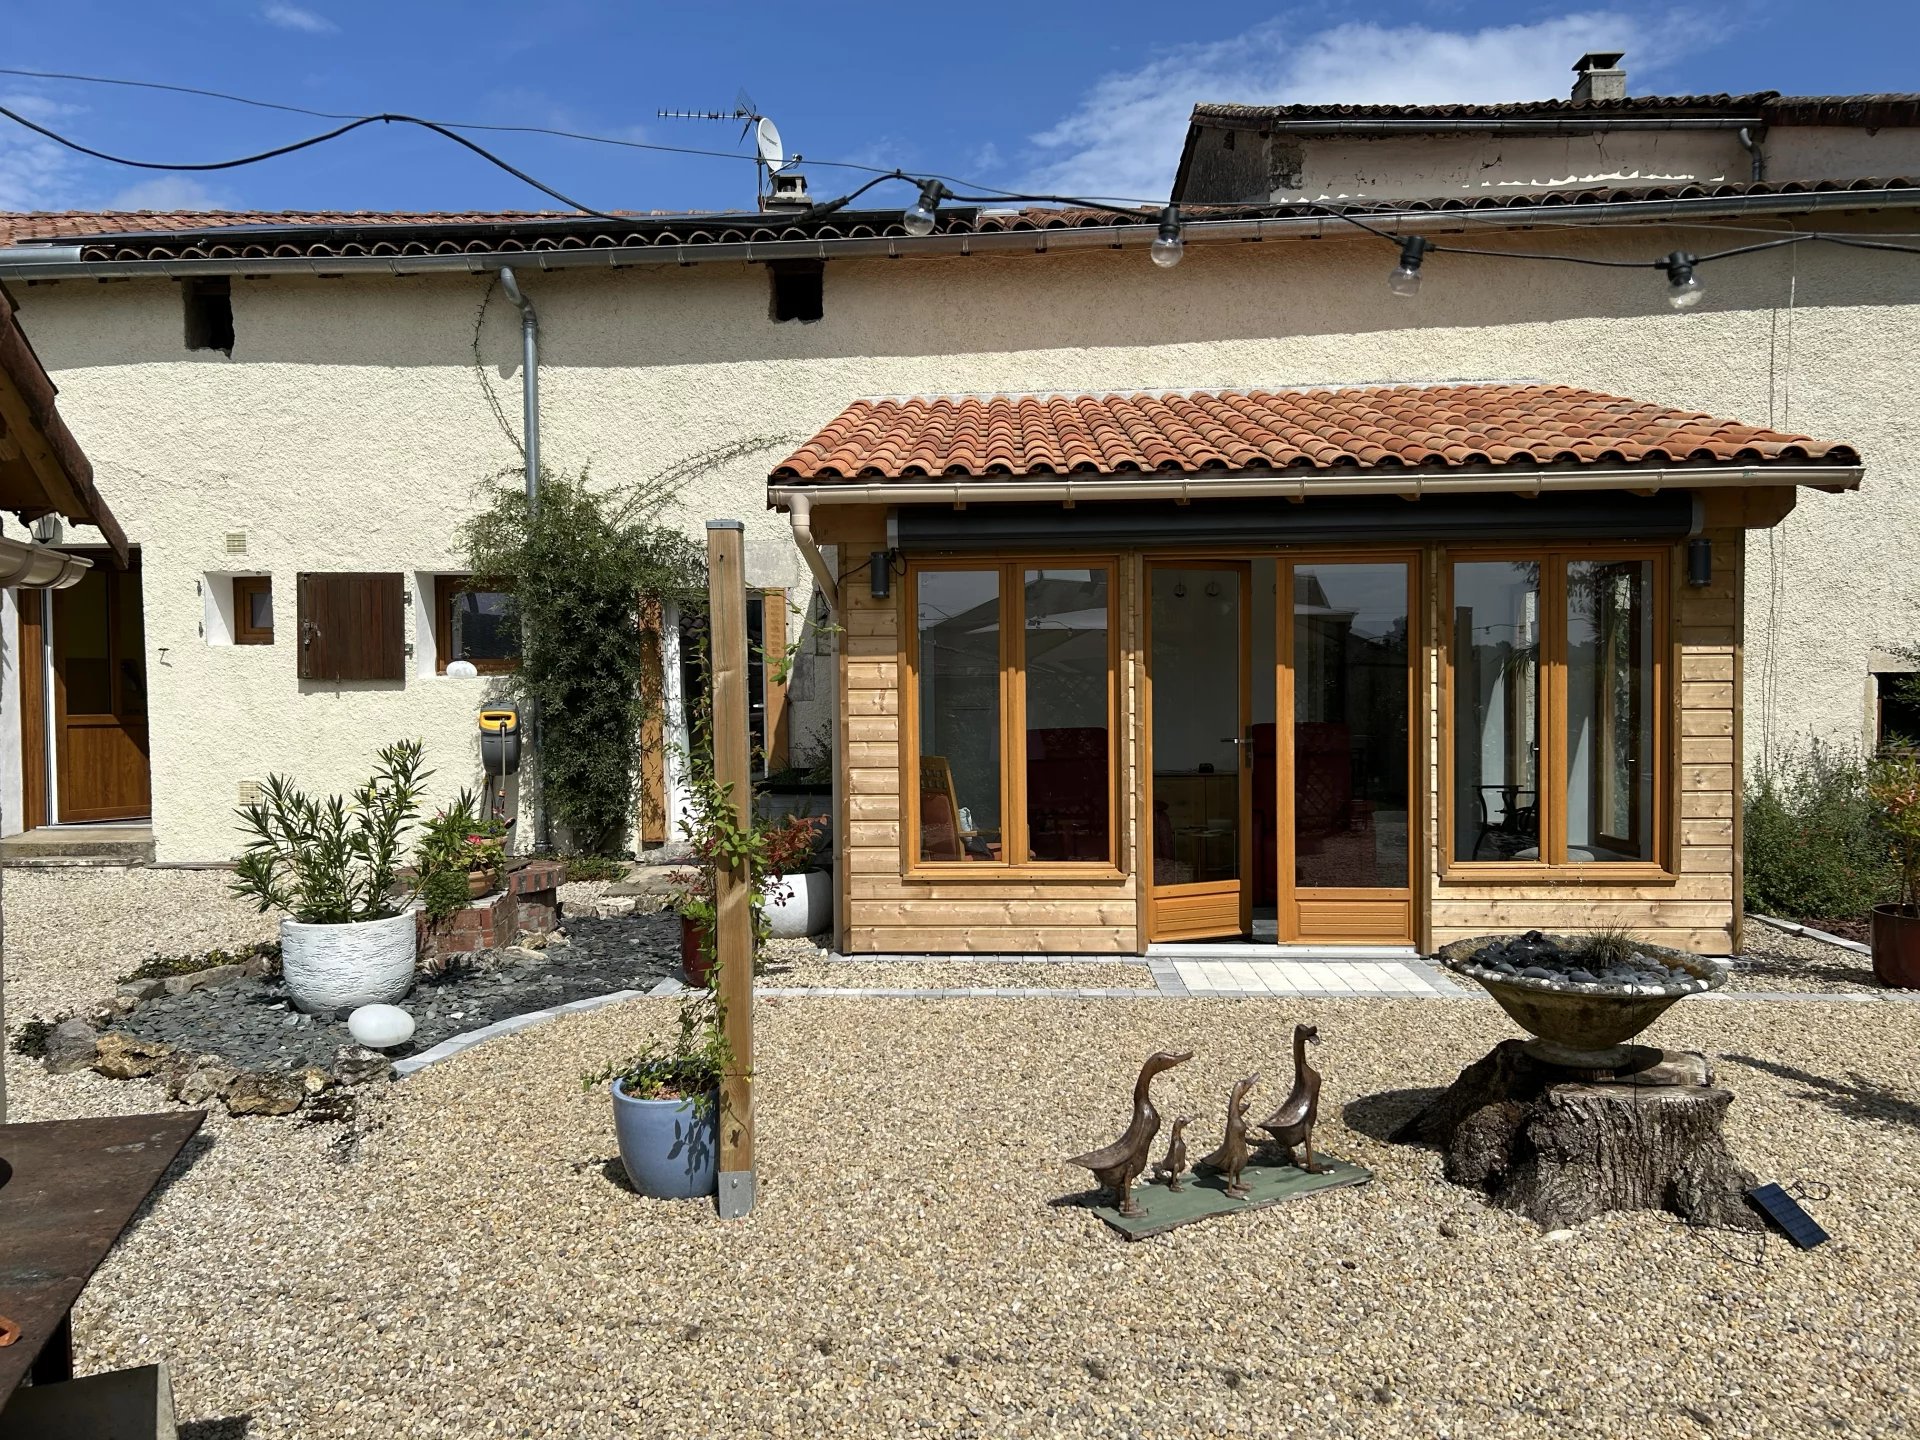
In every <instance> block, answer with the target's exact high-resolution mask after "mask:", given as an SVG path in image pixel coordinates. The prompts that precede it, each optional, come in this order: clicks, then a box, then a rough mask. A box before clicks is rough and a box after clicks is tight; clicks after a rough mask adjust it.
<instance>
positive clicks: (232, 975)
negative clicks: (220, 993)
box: [147, 965, 244, 999]
mask: <svg viewBox="0 0 1920 1440" xmlns="http://www.w3.org/2000/svg"><path fill="white" fill-rule="evenodd" d="M243 973H244V972H243V971H242V970H241V968H240V967H239V966H238V965H213V966H209V967H208V968H207V969H205V970H193V971H190V972H188V973H187V974H185V975H169V976H168V977H167V978H166V979H165V980H163V981H161V982H160V985H161V989H162V990H163V991H164V992H165V993H166V994H168V995H185V994H188V993H189V992H191V991H194V990H204V989H206V988H207V987H208V986H209V985H225V984H226V983H227V982H228V981H230V980H238V979H240V978H241V977H242V975H243ZM147 998H149V999H151V998H153V997H151V996H149V997H147Z"/></svg>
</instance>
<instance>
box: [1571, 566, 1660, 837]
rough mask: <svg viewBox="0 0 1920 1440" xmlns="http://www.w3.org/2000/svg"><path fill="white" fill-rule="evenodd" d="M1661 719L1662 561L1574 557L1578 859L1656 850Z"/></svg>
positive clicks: (1573, 822)
mask: <svg viewBox="0 0 1920 1440" xmlns="http://www.w3.org/2000/svg"><path fill="white" fill-rule="evenodd" d="M1653 720H1654V705H1653V562H1652V561H1651V560H1575V561H1572V562H1570V563H1569V564H1568V566H1567V859H1568V861H1569V862H1570V863H1573V864H1580V863H1585V862H1593V861H1615V860H1651V859H1652V858H1653V772H1654V763H1653Z"/></svg>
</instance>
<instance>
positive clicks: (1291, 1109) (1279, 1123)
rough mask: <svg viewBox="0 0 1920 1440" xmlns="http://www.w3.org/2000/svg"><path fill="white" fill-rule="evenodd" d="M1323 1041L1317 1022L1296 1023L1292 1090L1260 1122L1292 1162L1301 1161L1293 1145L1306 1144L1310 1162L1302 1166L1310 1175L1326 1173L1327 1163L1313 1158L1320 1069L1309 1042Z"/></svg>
mask: <svg viewBox="0 0 1920 1440" xmlns="http://www.w3.org/2000/svg"><path fill="white" fill-rule="evenodd" d="M1309 1042H1311V1043H1312V1044H1315V1045H1318V1044H1319V1043H1320V1029H1319V1027H1318V1026H1317V1025H1296V1026H1294V1027H1293V1090H1292V1092H1291V1093H1290V1094H1289V1095H1288V1096H1287V1098H1286V1099H1285V1100H1282V1101H1281V1102H1280V1108H1279V1109H1277V1110H1275V1111H1274V1112H1273V1113H1272V1114H1271V1115H1269V1116H1267V1118H1266V1119H1264V1120H1262V1121H1261V1122H1260V1125H1259V1128H1260V1129H1262V1130H1264V1131H1266V1132H1267V1134H1268V1136H1269V1137H1270V1138H1271V1139H1272V1140H1273V1143H1274V1145H1275V1146H1276V1147H1278V1149H1279V1151H1280V1154H1281V1156H1282V1157H1283V1158H1284V1159H1285V1161H1286V1163H1287V1164H1289V1165H1299V1161H1297V1160H1295V1159H1294V1158H1293V1147H1294V1146H1296V1145H1301V1144H1304V1145H1305V1146H1306V1147H1307V1163H1306V1164H1305V1165H1301V1166H1300V1168H1301V1169H1303V1170H1305V1171H1306V1172H1307V1174H1309V1175H1324V1174H1326V1173H1327V1167H1326V1166H1324V1165H1316V1164H1314V1162H1313V1123H1314V1121H1315V1120H1317V1119H1318V1118H1319V1116H1320V1072H1319V1071H1318V1070H1316V1069H1314V1068H1313V1067H1312V1066H1311V1065H1309V1064H1308V1063H1307V1045H1308V1043H1309Z"/></svg>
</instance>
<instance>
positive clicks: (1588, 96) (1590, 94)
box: [1573, 50, 1627, 105]
mask: <svg viewBox="0 0 1920 1440" xmlns="http://www.w3.org/2000/svg"><path fill="white" fill-rule="evenodd" d="M1626 54H1627V52H1626V51H1624V50H1589V51H1588V52H1587V53H1586V54H1584V55H1582V56H1581V57H1580V63H1579V64H1577V65H1575V66H1574V67H1573V73H1574V74H1575V75H1576V76H1577V77H1578V78H1577V79H1576V80H1575V81H1574V82H1573V101H1574V103H1575V104H1576V105H1577V104H1579V103H1580V102H1582V101H1584V100H1624V99H1626V98H1627V72H1626V71H1624V70H1622V69H1621V68H1620V62H1621V61H1622V60H1624V59H1625V58H1626Z"/></svg>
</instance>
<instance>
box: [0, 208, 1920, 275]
mask: <svg viewBox="0 0 1920 1440" xmlns="http://www.w3.org/2000/svg"><path fill="white" fill-rule="evenodd" d="M1282 203H1285V202H1282ZM1886 207H1893V208H1901V209H1914V208H1920V187H1915V186H1902V187H1899V188H1896V189H1875V190H1822V191H1794V192H1790V193H1785V194H1776V195H1694V196H1685V197H1675V198H1673V199H1669V200H1612V201H1596V202H1594V203H1592V204H1568V203H1566V202H1564V201H1563V202H1560V203H1558V204H1535V205H1504V204H1491V205H1476V204H1474V203H1473V202H1472V201H1468V202H1465V203H1462V204H1461V205H1460V206H1458V207H1457V208H1420V209H1413V208H1409V209H1405V210H1377V211H1376V210H1356V211H1355V212H1354V213H1355V214H1356V216H1357V217H1358V218H1360V219H1362V220H1365V221H1366V223H1367V224H1369V225H1371V226H1373V227H1374V228H1375V229H1378V230H1384V231H1386V232H1388V233H1390V234H1396V235H1401V234H1415V233H1418V234H1423V235H1436V234H1451V233H1459V232H1461V231H1465V230H1486V229H1490V228H1491V229H1523V228H1525V227H1527V226H1531V225H1537V224H1540V223H1542V222H1543V221H1544V222H1551V223H1552V224H1553V225H1555V226H1570V225H1586V224H1593V225H1601V224H1613V223H1616V222H1619V221H1622V220H1625V221H1636V222H1643V223H1646V224H1661V223H1668V224H1686V223H1688V222H1689V221H1692V220H1695V219H1718V218H1725V217H1728V216H1752V215H1797V214H1803V213H1805V212H1807V211H1809V210H1872V209H1879V208H1886ZM1185 225H1186V239H1187V243H1188V244H1195V243H1208V242H1215V241H1246V240H1319V239H1324V238H1326V237H1327V236H1329V235H1357V234H1359V233H1360V232H1359V231H1358V230H1357V229H1355V227H1354V226H1352V225H1351V224H1349V223H1348V222H1347V221H1345V220H1343V219H1341V218H1339V217H1338V216H1334V215H1286V216H1271V217H1236V218H1232V219H1206V218H1204V216H1203V215H1202V214H1194V215H1191V216H1190V217H1189V218H1188V219H1187V220H1186V222H1185ZM1156 233H1157V222H1154V221H1143V222H1142V223H1140V224H1129V225H1076V226H1062V227H1058V228H1054V229H1034V230H996V231H987V232H967V233H964V234H955V233H948V234H944V235H929V236H926V237H925V238H915V237H913V236H907V235H878V236H863V237H857V238H856V237H843V238H821V239H806V240H748V241H738V242H729V243H726V244H710V245H708V244H691V245H628V246H605V247H598V248H596V247H591V246H584V245H583V246H580V247H578V248H576V249H570V250H562V249H554V250H511V251H507V250H500V251H489V252H487V253H485V254H465V253H463V254H459V255H329V256H305V255H302V256H223V257H219V258H209V259H193V260H185V259H170V260H86V259H82V258H80V255H81V247H79V246H74V245H21V246H14V247H12V248H9V249H0V279H18V280H75V279H103V278H107V277H112V278H115V279H126V278H135V277H145V278H156V279H181V278H184V277H186V276H190V275H247V276H253V275H348V274H375V275H396V276H398V275H432V274H459V275H480V274H485V273H487V272H489V271H493V270H499V269H501V268H502V267H503V266H512V267H513V268H514V269H516V270H518V271H521V272H525V271H532V270H540V271H550V270H574V269H596V270H619V269H625V268H628V267H631V266H660V265H700V264H724V263H729V262H741V261H744V262H748V263H753V262H764V261H769V260H793V259H821V260H825V259H851V260H895V259H907V258H911V257H915V256H934V255H994V254H1046V253H1048V252H1050V251H1055V250H1119V249H1144V248H1145V247H1146V246H1148V245H1150V244H1151V243H1152V242H1153V239H1154V236H1155V234H1156ZM182 239H183V243H185V242H187V241H190V240H191V236H183V237H182Z"/></svg>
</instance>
